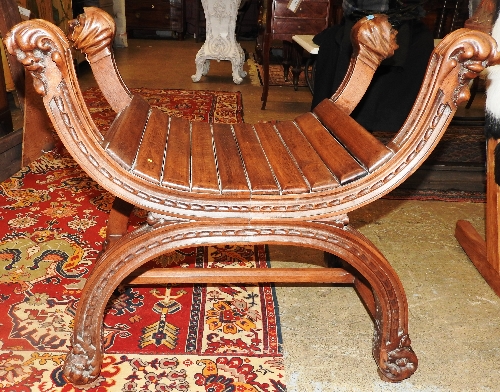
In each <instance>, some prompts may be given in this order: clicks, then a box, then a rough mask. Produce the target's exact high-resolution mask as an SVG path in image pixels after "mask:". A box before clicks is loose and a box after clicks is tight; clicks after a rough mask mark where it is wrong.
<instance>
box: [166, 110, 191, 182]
mask: <svg viewBox="0 0 500 392" xmlns="http://www.w3.org/2000/svg"><path fill="white" fill-rule="evenodd" d="M190 155H191V131H190V123H189V121H188V120H186V119H184V118H178V117H170V123H169V126H168V136H167V151H166V156H165V165H164V169H163V179H162V184H163V185H165V186H169V187H172V188H178V189H183V190H186V191H189V189H190V186H191V172H190V168H191V157H190Z"/></svg>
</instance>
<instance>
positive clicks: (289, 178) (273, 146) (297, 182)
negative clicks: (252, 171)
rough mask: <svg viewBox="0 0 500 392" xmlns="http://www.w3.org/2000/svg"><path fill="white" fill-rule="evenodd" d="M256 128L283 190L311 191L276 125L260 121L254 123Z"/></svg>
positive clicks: (287, 191) (285, 191)
mask: <svg viewBox="0 0 500 392" xmlns="http://www.w3.org/2000/svg"><path fill="white" fill-rule="evenodd" d="M254 128H255V131H256V133H257V136H258V138H259V140H260V143H261V145H262V147H263V149H264V152H265V154H266V157H267V160H268V162H269V164H270V165H271V168H272V170H273V173H274V175H275V177H276V179H277V181H278V183H279V186H280V188H281V192H282V193H284V194H287V193H304V192H309V191H310V186H309V184H308V183H307V180H306V179H305V178H304V176H303V175H302V173H301V172H300V170H299V168H298V167H297V164H296V162H295V161H294V160H293V159H292V157H291V156H290V152H289V151H288V149H287V148H286V146H285V145H284V144H283V141H282V139H281V138H280V136H279V134H278V132H277V130H276V128H275V127H274V125H273V124H271V123H258V124H255V125H254Z"/></svg>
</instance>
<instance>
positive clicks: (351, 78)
mask: <svg viewBox="0 0 500 392" xmlns="http://www.w3.org/2000/svg"><path fill="white" fill-rule="evenodd" d="M397 33H398V32H397V30H396V29H394V28H393V27H392V26H391V24H390V23H389V20H388V19H387V16H386V15H382V14H380V15H369V16H367V17H365V18H363V19H360V20H359V21H358V22H357V23H356V24H355V25H354V26H353V28H352V29H351V42H352V45H353V54H352V56H351V62H350V64H349V68H348V69H347V73H346V75H345V77H344V80H343V81H342V83H341V84H340V86H339V88H338V89H337V91H336V92H335V93H334V94H333V95H332V97H331V100H332V101H333V102H335V103H336V104H337V106H339V107H340V108H342V110H344V112H346V113H348V114H350V113H351V112H352V111H353V110H354V109H355V108H356V106H357V105H358V103H359V101H360V100H361V98H363V96H364V95H365V92H366V90H367V89H368V86H369V85H370V82H371V81H372V79H373V75H374V73H375V71H376V70H377V68H378V67H379V65H380V63H381V62H382V61H383V60H385V59H386V58H388V57H391V56H392V55H394V51H395V50H396V49H397V48H398V45H397V43H396V35H397Z"/></svg>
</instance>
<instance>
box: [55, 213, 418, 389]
mask: <svg viewBox="0 0 500 392" xmlns="http://www.w3.org/2000/svg"><path fill="white" fill-rule="evenodd" d="M166 218H167V217H160V218H159V219H156V218H155V217H154V216H150V218H149V219H148V222H149V225H148V226H143V227H141V228H139V229H136V230H135V231H133V232H131V233H129V234H127V235H125V236H123V237H122V238H121V239H120V240H118V241H117V242H116V243H115V244H114V246H112V247H110V248H108V249H107V250H106V251H105V252H104V253H103V254H102V255H101V258H100V260H99V262H98V263H97V265H96V267H95V268H94V270H93V271H92V273H91V275H90V277H89V279H88V281H87V284H86V286H85V289H84V291H83V292H82V296H81V299H80V303H79V308H78V311H77V314H76V317H75V323H74V325H75V329H74V335H73V342H72V350H71V352H70V353H69V354H68V356H67V357H66V363H65V366H64V374H65V376H66V377H67V378H68V379H69V380H70V381H71V382H72V383H75V384H85V383H88V382H90V381H92V380H93V379H95V378H96V377H97V376H98V375H99V372H100V366H101V363H102V357H103V352H102V347H101V334H102V323H103V317H104V310H105V308H106V303H107V301H108V300H109V298H110V296H111V295H112V293H113V291H114V290H115V288H116V287H117V286H118V285H119V284H120V283H121V282H122V281H123V280H125V279H127V277H129V276H130V275H131V274H132V273H133V272H134V271H136V272H135V273H134V274H137V271H140V269H139V270H138V268H139V267H140V266H141V265H143V264H144V263H146V262H147V261H148V260H151V259H152V258H154V257H157V256H159V255H161V254H164V253H166V252H170V251H174V250H176V249H180V248H184V247H188V246H193V245H209V244H211V245H214V244H241V243H249V242H250V243H270V244H273V243H280V244H285V245H295V246H309V247H314V248H317V249H322V250H324V251H326V252H329V253H332V254H335V255H337V256H339V257H341V258H342V259H343V260H346V262H347V263H349V264H350V265H351V266H352V267H353V268H354V269H355V270H356V271H357V272H358V273H359V274H361V275H362V276H363V278H364V279H366V282H367V285H366V286H368V285H369V286H370V287H371V289H372V291H373V297H372V298H373V299H374V306H373V313H374V318H375V320H376V321H375V323H374V324H375V330H376V331H375V333H374V342H373V356H374V359H375V361H376V363H377V365H378V369H379V373H380V374H381V377H382V378H383V379H385V380H387V381H393V382H394V381H401V380H403V379H405V378H407V377H409V376H411V374H413V373H414V372H415V370H416V368H417V364H418V360H417V357H416V355H415V353H414V352H413V350H412V348H411V346H410V343H411V342H410V339H409V337H408V307H407V302H406V296H405V294H404V290H403V288H402V285H401V282H400V281H399V278H398V277H397V275H396V273H395V271H394V270H393V269H392V267H391V266H390V265H389V263H388V262H387V260H386V259H385V258H384V256H383V255H382V254H381V253H380V252H379V251H378V250H377V249H376V248H375V246H374V245H373V244H371V242H370V241H369V240H368V239H366V237H364V236H363V235H362V234H360V233H359V232H357V231H355V230H354V229H350V228H346V227H340V226H336V225H327V224H320V223H312V222H305V223H301V224H300V226H297V224H296V223H295V224H292V223H291V224H289V225H287V224H278V223H266V222H260V223H256V224H253V225H247V224H243V223H241V224H238V223H234V224H220V225H217V227H214V226H213V224H212V223H211V222H209V221H205V222H197V223H193V222H191V223H179V224H173V223H172V222H171V221H170V222H169V221H168V220H167V219H166ZM299 277H300V278H299ZM128 280H129V283H132V284H134V283H140V284H144V283H159V282H163V283H165V282H169V283H181V282H182V283H209V282H210V283H242V282H245V283H257V282H297V281H301V282H326V283H355V281H356V279H355V278H354V277H353V276H352V275H351V274H349V273H348V272H346V271H344V270H343V269H339V268H333V269H323V270H318V269H317V268H306V269H298V270H297V269H287V268H284V269H278V270H276V269H274V270H273V269H270V270H267V271H266V270H264V271H259V270H258V269H255V270H252V269H250V270H249V269H233V268H231V269H227V270H220V269H219V270H217V271H215V272H214V271H213V270H211V269H200V271H199V272H198V273H197V274H196V276H195V275H194V274H192V273H190V272H189V271H187V272H186V270H185V269H182V268H165V269H153V270H148V271H146V272H143V273H142V275H138V276H135V277H132V278H130V277H129V278H128Z"/></svg>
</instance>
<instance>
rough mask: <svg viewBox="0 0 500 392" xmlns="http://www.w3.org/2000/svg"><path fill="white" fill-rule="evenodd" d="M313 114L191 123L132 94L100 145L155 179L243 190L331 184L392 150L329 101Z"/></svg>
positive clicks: (303, 189)
mask: <svg viewBox="0 0 500 392" xmlns="http://www.w3.org/2000/svg"><path fill="white" fill-rule="evenodd" d="M332 113H333V115H334V116H335V118H336V120H337V121H335V122H333V121H331V117H330V116H331V114H332ZM314 114H316V116H315V115H314ZM314 114H312V113H306V114H303V115H301V116H300V117H298V118H297V119H296V120H295V121H285V122H281V123H278V124H276V125H273V124H271V123H260V124H255V125H253V126H252V125H250V124H233V125H229V124H212V125H211V124H207V123H196V122H194V123H192V124H191V123H190V122H189V121H188V120H185V119H182V118H177V117H168V116H167V115H166V114H164V113H163V112H161V111H160V110H159V109H151V107H150V106H149V104H148V103H147V102H146V101H145V100H144V98H142V97H140V96H138V95H135V96H134V97H133V98H132V101H131V103H130V105H129V106H127V107H126V108H125V109H124V110H123V111H122V112H120V113H119V115H118V116H117V118H116V120H115V121H114V122H113V124H112V126H111V128H110V130H109V132H108V133H107V134H106V137H105V138H104V139H103V141H102V147H103V149H104V150H105V151H106V152H107V153H108V155H109V156H110V158H111V159H113V160H115V161H116V162H118V163H119V164H120V165H121V166H122V167H123V168H124V169H125V170H127V172H128V173H129V174H130V175H135V176H137V177H141V178H143V179H145V180H147V181H150V182H151V183H152V184H154V185H156V186H160V187H164V188H167V189H168V188H172V189H177V190H179V191H186V192H197V193H207V192H209V193H220V194H221V195H226V194H228V195H230V194H238V195H242V196H246V197H249V196H250V195H286V194H296V195H300V194H305V193H307V194H308V193H313V192H318V191H325V190H329V189H332V188H336V187H338V186H340V185H345V184H347V183H348V182H351V181H354V180H356V179H359V178H361V177H363V176H365V175H367V174H368V173H369V172H373V171H374V170H376V169H377V168H379V167H380V166H381V165H383V164H384V163H385V162H387V161H388V160H389V159H390V158H391V157H392V156H393V152H392V151H391V150H389V149H388V148H387V147H386V146H385V145H383V144H382V143H381V142H380V141H378V139H376V138H375V137H374V136H373V135H372V134H370V133H369V132H367V131H366V130H365V129H363V128H362V127H361V126H360V125H358V124H357V123H356V122H355V121H354V120H352V118H351V117H350V116H349V115H347V114H346V113H344V112H343V111H342V110H340V109H339V108H338V107H337V106H336V105H335V104H334V103H332V102H331V101H329V100H326V101H324V102H323V103H322V104H320V105H318V108H317V109H316V110H315V112H314ZM323 118H324V119H325V120H323ZM322 120H323V121H324V122H322ZM332 135H333V136H334V137H331V136H332Z"/></svg>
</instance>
